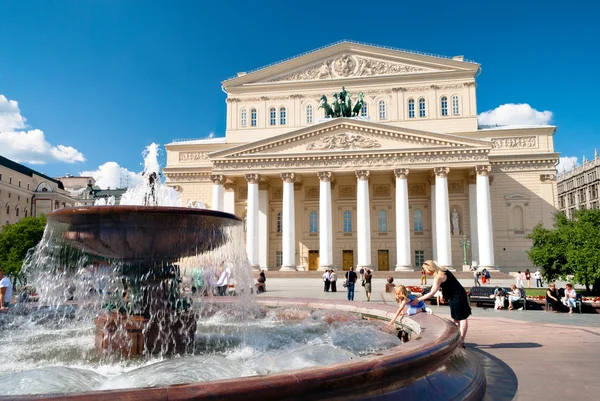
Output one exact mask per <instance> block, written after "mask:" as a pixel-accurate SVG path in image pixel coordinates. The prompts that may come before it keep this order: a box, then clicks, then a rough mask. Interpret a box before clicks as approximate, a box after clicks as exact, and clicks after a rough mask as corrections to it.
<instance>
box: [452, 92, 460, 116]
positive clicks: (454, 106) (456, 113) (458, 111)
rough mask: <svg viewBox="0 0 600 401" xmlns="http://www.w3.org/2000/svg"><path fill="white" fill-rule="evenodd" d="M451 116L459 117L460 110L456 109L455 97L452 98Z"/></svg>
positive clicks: (456, 99) (456, 97) (456, 100)
mask: <svg viewBox="0 0 600 401" xmlns="http://www.w3.org/2000/svg"><path fill="white" fill-rule="evenodd" d="M452 115H453V116H458V115H460V108H459V107H458V96H456V95H454V96H452Z"/></svg>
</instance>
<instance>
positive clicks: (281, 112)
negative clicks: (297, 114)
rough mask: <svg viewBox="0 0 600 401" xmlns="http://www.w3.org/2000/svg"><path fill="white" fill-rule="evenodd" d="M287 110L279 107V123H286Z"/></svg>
mask: <svg viewBox="0 0 600 401" xmlns="http://www.w3.org/2000/svg"><path fill="white" fill-rule="evenodd" d="M286 121H287V111H286V109H285V107H281V108H280V109H279V125H286V124H287V122H286Z"/></svg>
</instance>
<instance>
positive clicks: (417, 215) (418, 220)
mask: <svg viewBox="0 0 600 401" xmlns="http://www.w3.org/2000/svg"><path fill="white" fill-rule="evenodd" d="M413 231H415V232H422V231H423V213H422V212H421V211H420V210H419V209H417V210H415V212H414V213H413Z"/></svg>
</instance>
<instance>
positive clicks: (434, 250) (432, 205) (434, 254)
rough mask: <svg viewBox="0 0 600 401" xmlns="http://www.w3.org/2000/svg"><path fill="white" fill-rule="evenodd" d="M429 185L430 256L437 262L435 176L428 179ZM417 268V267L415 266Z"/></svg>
mask: <svg viewBox="0 0 600 401" xmlns="http://www.w3.org/2000/svg"><path fill="white" fill-rule="evenodd" d="M429 182H430V183H431V192H430V193H431V195H430V196H431V199H430V204H429V207H430V208H431V251H432V252H431V256H432V258H433V260H436V261H437V235H436V228H435V226H436V224H435V174H433V175H432V176H430V177H429ZM417 267H418V266H417Z"/></svg>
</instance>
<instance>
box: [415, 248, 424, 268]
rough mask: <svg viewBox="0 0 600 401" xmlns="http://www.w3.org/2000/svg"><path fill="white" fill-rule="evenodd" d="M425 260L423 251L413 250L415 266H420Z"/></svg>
mask: <svg viewBox="0 0 600 401" xmlns="http://www.w3.org/2000/svg"><path fill="white" fill-rule="evenodd" d="M424 262H425V251H415V266H416V267H421V266H423V263H424Z"/></svg>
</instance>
